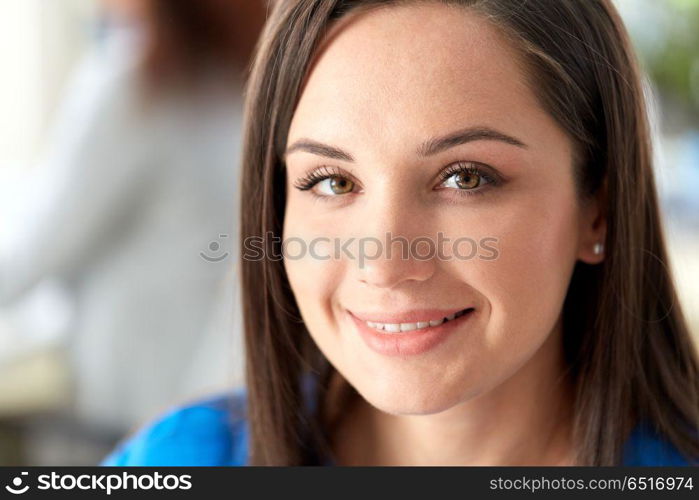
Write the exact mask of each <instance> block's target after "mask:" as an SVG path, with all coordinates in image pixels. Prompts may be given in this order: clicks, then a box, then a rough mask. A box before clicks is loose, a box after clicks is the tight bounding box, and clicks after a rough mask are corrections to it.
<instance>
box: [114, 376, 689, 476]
mask: <svg viewBox="0 0 699 500" xmlns="http://www.w3.org/2000/svg"><path fill="white" fill-rule="evenodd" d="M245 405H246V398H245V391H244V389H242V388H241V389H238V390H236V391H234V392H233V393H231V394H227V395H218V396H214V397H210V398H208V399H205V400H201V401H198V402H196V403H193V404H189V405H183V406H180V407H177V408H174V409H173V410H171V411H170V412H168V413H166V414H164V415H163V416H161V417H160V418H158V419H156V420H155V421H154V422H153V423H151V424H150V425H148V426H146V427H144V428H143V429H141V430H140V431H138V432H137V433H136V434H134V435H133V436H132V437H130V438H128V439H127V440H125V441H123V442H122V443H121V444H120V445H118V446H117V448H116V449H115V450H114V451H113V452H112V453H111V454H110V455H109V456H107V457H106V458H105V459H104V460H103V461H102V463H101V464H100V465H115V466H171V465H172V466H241V465H246V462H247V451H248V439H249V438H248V436H249V429H248V423H247V420H246V418H245ZM620 465H625V466H656V465H674V466H682V465H689V463H688V461H687V459H686V458H685V457H683V456H682V455H681V454H680V453H679V451H678V450H677V449H676V448H675V447H674V446H673V445H671V444H670V443H669V442H668V441H666V440H664V439H662V438H661V436H659V435H657V434H656V433H654V432H653V431H652V429H651V428H650V427H647V426H644V425H638V426H637V427H636V428H635V429H634V430H633V432H632V433H631V435H630V437H629V439H628V440H627V442H626V443H625V446H624V456H623V461H622V463H621V464H620Z"/></svg>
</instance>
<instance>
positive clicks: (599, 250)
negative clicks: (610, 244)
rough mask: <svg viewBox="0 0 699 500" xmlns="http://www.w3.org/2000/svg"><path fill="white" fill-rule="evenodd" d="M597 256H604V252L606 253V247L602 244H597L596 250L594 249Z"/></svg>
mask: <svg viewBox="0 0 699 500" xmlns="http://www.w3.org/2000/svg"><path fill="white" fill-rule="evenodd" d="M592 251H593V252H594V254H595V255H602V252H604V245H603V244H602V243H595V246H594V248H593V249H592Z"/></svg>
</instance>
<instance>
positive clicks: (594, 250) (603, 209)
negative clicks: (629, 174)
mask: <svg viewBox="0 0 699 500" xmlns="http://www.w3.org/2000/svg"><path fill="white" fill-rule="evenodd" d="M582 204H583V205H582V211H581V216H580V237H579V242H580V243H579V246H578V259H580V260H581V261H583V262H585V263H587V264H599V263H600V262H602V261H603V260H604V255H605V251H606V243H607V242H606V236H607V183H606V181H605V182H604V183H603V184H602V186H600V188H599V189H598V190H597V192H596V193H595V194H594V195H592V196H590V197H588V198H586V199H585V200H584V201H583V202H582Z"/></svg>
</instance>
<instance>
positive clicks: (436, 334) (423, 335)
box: [347, 309, 475, 356]
mask: <svg viewBox="0 0 699 500" xmlns="http://www.w3.org/2000/svg"><path fill="white" fill-rule="evenodd" d="M461 310H462V309H457V310H439V309H432V310H420V311H411V312H409V313H406V314H400V315H394V316H390V315H388V314H387V315H385V316H384V315H380V316H379V315H377V316H371V317H369V316H367V317H364V315H362V318H359V317H357V316H356V315H355V314H354V313H352V312H350V311H347V315H348V316H349V317H350V319H351V320H352V322H353V323H354V324H355V325H356V327H357V330H358V331H359V334H360V335H361V337H362V339H363V340H364V342H365V343H366V344H367V346H368V347H369V348H371V349H372V350H373V351H375V352H377V353H379V354H383V355H387V356H407V355H417V354H422V353H425V352H427V351H429V350H430V349H432V348H434V347H436V346H437V345H438V344H440V343H442V342H443V341H444V340H446V339H447V338H448V337H449V335H450V334H451V333H453V332H454V331H456V330H457V329H458V328H459V327H461V326H462V325H464V324H465V323H466V322H467V321H469V320H470V319H471V317H472V316H474V312H475V310H474V309H469V311H468V312H467V313H466V314H464V315H462V316H459V317H458V318H454V319H452V320H449V321H446V322H444V323H442V324H441V325H438V326H431V327H427V328H422V329H418V330H412V331H407V332H401V333H389V332H380V331H377V330H376V329H374V328H371V327H370V326H369V325H367V324H366V322H365V321H376V322H380V323H411V322H416V321H418V320H424V319H425V318H431V319H437V318H440V317H446V316H448V315H450V314H454V313H456V312H458V311H461ZM445 312H446V314H444V313H445Z"/></svg>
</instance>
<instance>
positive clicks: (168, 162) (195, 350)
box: [0, 0, 266, 465]
mask: <svg viewBox="0 0 699 500" xmlns="http://www.w3.org/2000/svg"><path fill="white" fill-rule="evenodd" d="M265 17H266V2H265V1H264V0H259V1H257V0H0V64H2V74H3V78H2V79H0V110H2V112H1V113H0V465H22V464H31V465H70V464H75V465H80V464H85V465H89V464H95V463H98V462H99V461H100V460H101V459H102V458H104V456H105V455H106V454H107V453H108V451H110V450H111V449H112V447H113V446H114V445H115V443H116V442H117V441H118V440H119V439H120V438H123V437H124V436H125V435H126V434H128V433H130V432H132V431H134V430H135V429H136V428H138V427H140V426H142V425H143V424H144V423H145V422H146V421H147V420H149V419H151V418H154V417H155V416H157V415H158V414H159V413H161V412H163V411H165V410H166V409H168V408H169V407H171V406H173V405H175V404H179V403H183V402H186V401H187V400H189V399H194V398H198V397H202V396H205V395H208V394H209V393H211V392H216V391H223V390H226V389H228V388H231V387H232V386H237V385H239V384H241V383H242V373H243V359H242V357H243V356H242V336H241V335H240V330H241V328H240V321H241V318H240V313H239V311H240V306H239V295H238V293H237V290H236V284H237V279H236V269H235V266H236V258H235V254H236V252H237V243H236V239H237V233H238V229H237V192H236V183H237V176H238V168H239V158H240V154H241V150H240V135H241V115H242V99H241V93H242V84H243V78H244V73H245V71H246V69H247V67H248V64H249V60H250V56H251V53H252V50H253V47H254V44H255V42H256V40H257V38H258V35H259V31H260V29H261V27H262V25H263V23H264V20H265Z"/></svg>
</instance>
